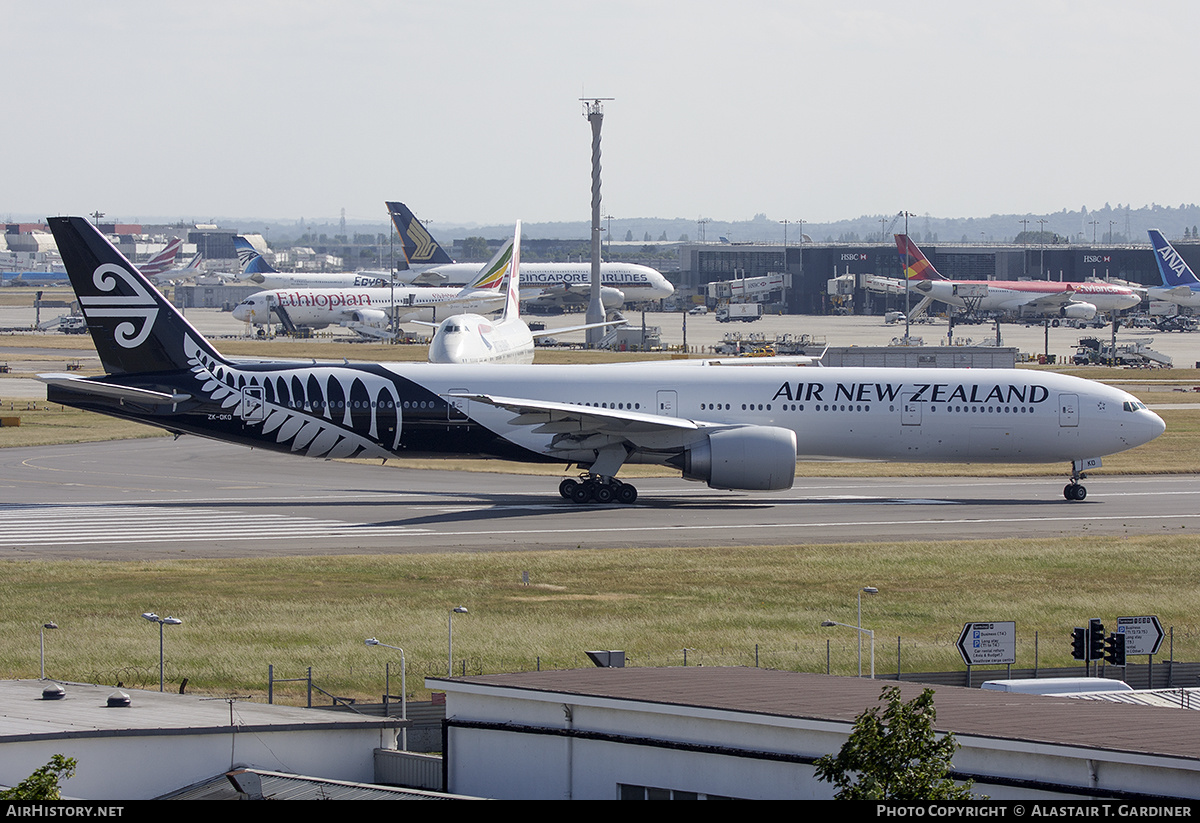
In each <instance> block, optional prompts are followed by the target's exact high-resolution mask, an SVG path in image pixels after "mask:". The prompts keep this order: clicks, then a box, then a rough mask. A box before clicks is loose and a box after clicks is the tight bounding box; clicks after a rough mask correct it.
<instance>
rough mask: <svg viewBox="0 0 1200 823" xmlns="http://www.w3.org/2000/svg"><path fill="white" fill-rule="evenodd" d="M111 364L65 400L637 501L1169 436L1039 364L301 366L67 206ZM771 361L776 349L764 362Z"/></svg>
mask: <svg viewBox="0 0 1200 823" xmlns="http://www.w3.org/2000/svg"><path fill="white" fill-rule="evenodd" d="M48 222H49V224H50V228H51V231H53V233H54V237H55V240H56V241H57V243H58V249H59V252H60V253H61V255H62V259H63V263H64V264H65V266H66V269H67V273H68V275H69V276H70V279H71V285H72V287H73V288H74V289H75V294H76V296H77V297H78V299H79V305H80V309H81V311H82V312H83V316H84V318H85V319H86V321H87V326H88V331H89V332H90V333H91V335H92V340H93V342H94V343H95V346H96V351H97V353H98V355H99V357H100V361H101V363H102V365H103V367H104V369H105V371H106V372H107V373H106V374H104V375H101V376H98V377H80V376H78V375H77V374H73V373H72V374H47V375H41V378H42V380H44V381H45V382H46V383H47V384H48V389H47V396H48V399H49V400H50V402H52V403H62V404H65V405H68V406H73V407H76V408H81V409H86V410H89V411H95V412H100V413H103V414H109V415H112V416H114V417H120V418H123V419H128V420H135V421H140V422H144V423H148V424H150V425H155V426H159V427H161V428H164V429H166V430H168V431H171V432H175V433H177V434H196V435H202V436H204V437H209V438H213V439H217V440H227V441H231V442H234V443H240V444H242V445H245V446H253V447H261V448H269V449H274V450H277V451H281V452H290V453H296V454H303V455H307V456H309V457H320V458H336V457H376V458H388V457H395V456H400V455H411V456H415V455H421V454H441V455H489V456H493V457H500V458H509V459H514V460H522V461H539V462H558V463H563V464H575V465H577V466H579V467H580V468H581V469H582V470H583V474H582V476H581V478H580V479H579V480H576V479H573V478H570V477H568V478H565V479H563V480H562V482H561V483H560V484H559V493H560V494H561V495H562V496H563V497H565V498H568V499H570V500H572V501H574V502H577V503H586V502H588V501H596V502H601V503H607V502H612V501H617V502H622V503H632V502H634V500H636V498H637V490H636V489H635V488H634V487H633V486H632V485H631V484H629V483H625V482H623V481H621V480H618V479H617V474H618V472H619V471H620V469H621V467H622V466H624V465H625V464H626V463H650V464H657V465H665V466H671V467H674V468H676V469H678V470H679V471H680V474H681V475H682V476H683V477H684V478H686V479H689V480H698V481H701V482H704V483H707V484H708V485H709V486H711V487H712V488H716V489H743V490H749V491H770V490H776V489H787V488H790V487H791V485H792V481H793V479H794V477H795V470H796V459H797V457H833V458H839V457H841V458H863V459H875V460H901V461H908V462H914V461H915V462H925V461H937V462H961V463H1012V462H1019V463H1047V462H1058V461H1061V462H1064V463H1067V464H1068V465H1070V466H1071V482H1070V483H1069V484H1068V485H1067V486H1066V488H1065V489H1064V492H1063V493H1064V496H1065V497H1067V498H1068V499H1070V500H1082V499H1083V498H1084V496H1085V494H1086V492H1085V491H1084V487H1083V486H1082V485H1081V484H1080V483H1079V480H1080V478H1081V477H1082V476H1083V474H1084V472H1085V470H1087V469H1089V468H1091V467H1093V466H1096V465H1098V464H1099V462H1100V458H1101V457H1102V456H1104V455H1108V454H1113V453H1115V452H1120V451H1125V450H1126V449H1131V448H1134V447H1135V446H1138V445H1141V444H1142V443H1146V442H1149V441H1150V440H1153V439H1154V438H1155V437H1157V436H1158V435H1160V434H1162V432H1163V429H1164V425H1163V421H1162V419H1161V418H1159V417H1158V415H1156V414H1155V413H1154V412H1152V411H1150V410H1149V409H1147V408H1146V407H1145V405H1143V404H1142V403H1141V402H1139V401H1138V400H1137V398H1135V397H1134V396H1133V395H1131V394H1129V393H1128V392H1125V391H1122V390H1121V389H1117V388H1113V387H1111V386H1106V385H1104V384H1102V383H1095V382H1092V381H1090V380H1084V379H1082V378H1078V377H1072V376H1069V375H1062V374H1054V373H1051V372H1043V371H1033V370H1021V369H903V368H820V367H797V366H794V365H788V366H771V365H761V366H760V365H753V366H741V367H730V366H724V365H707V364H704V365H691V364H690V363H686V362H681V363H673V362H671V361H664V362H659V363H631V364H623V363H617V364H591V365H569V366H557V365H511V366H504V367H498V366H496V365H494V364H483V365H478V366H475V365H466V364H453V365H442V364H437V363H349V362H346V361H331V362H326V363H319V362H313V363H289V362H278V361H274V362H272V361H245V360H240V359H239V360H232V359H229V358H226V357H224V356H222V355H221V354H220V352H218V351H217V350H216V349H215V348H213V346H212V344H211V343H209V341H208V340H206V339H205V338H204V337H203V336H202V335H201V334H200V333H199V332H197V331H196V330H195V329H194V328H192V326H191V325H190V324H189V323H188V322H187V320H186V319H185V318H184V317H183V316H182V315H181V314H180V313H179V312H178V311H177V310H176V309H175V307H174V306H172V305H171V304H170V303H169V302H167V300H166V299H165V298H163V296H162V295H161V294H159V292H158V291H157V290H156V289H155V288H154V287H153V286H151V285H150V283H149V281H147V280H146V278H145V277H143V276H142V275H141V274H140V273H139V272H138V270H137V269H136V268H135V267H134V266H133V265H132V264H131V263H130V262H129V261H128V260H126V259H125V258H124V256H122V254H121V253H120V252H119V251H118V250H117V249H116V248H115V247H114V246H113V245H112V244H111V243H109V242H108V241H107V240H106V239H105V238H104V236H103V235H101V234H100V233H99V232H98V231H96V229H95V227H94V226H92V225H91V224H90V223H89V222H88V221H87V219H86V218H83V217H51V218H49V220H48ZM763 362H766V359H765V358H764V360H763Z"/></svg>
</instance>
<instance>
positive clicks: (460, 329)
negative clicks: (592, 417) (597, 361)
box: [428, 223, 625, 363]
mask: <svg viewBox="0 0 1200 823" xmlns="http://www.w3.org/2000/svg"><path fill="white" fill-rule="evenodd" d="M501 266H503V269H502V272H503V273H502V275H501V276H503V277H504V278H505V286H504V294H505V301H504V311H503V313H502V314H501V315H500V318H499V319H497V320H491V319H489V318H487V317H483V316H481V315H478V314H459V315H455V316H453V317H447V318H446V319H445V320H443V321H442V322H441V323H439V324H437V326H436V331H435V332H434V334H433V339H432V340H431V341H429V362H430V363H532V362H533V341H534V340H536V339H538V338H539V337H549V336H550V335H555V334H566V333H568V332H573V331H583V330H585V329H590V328H595V327H596V326H601V327H607V326H620V325H624V323H625V321H624V320H617V321H605V322H603V323H595V324H590V323H589V324H584V325H580V326H565V327H559V328H553V329H546V330H544V331H536V332H535V331H532V330H531V329H530V328H529V326H528V324H526V322H525V321H524V320H522V319H521V303H520V300H518V298H517V293H518V289H519V288H520V283H521V224H520V223H518V224H517V228H516V231H515V232H514V233H513V239H512V240H511V241H510V242H508V243H505V244H504V246H503V247H502V248H501V249H500V251H498V252H496V256H495V257H493V258H492V260H491V262H490V263H488V268H489V269H493V270H495V269H497V268H499V267H501ZM428 325H431V326H432V325H434V324H432V323H430V324H428Z"/></svg>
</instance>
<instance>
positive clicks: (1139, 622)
mask: <svg viewBox="0 0 1200 823" xmlns="http://www.w3.org/2000/svg"><path fill="white" fill-rule="evenodd" d="M1117 631H1119V632H1120V633H1121V634H1123V635H1125V656H1126V657H1129V656H1131V655H1135V654H1158V647H1159V646H1161V645H1162V641H1163V628H1162V623H1159V622H1158V618H1157V617H1155V616H1154V615H1146V616H1143V617H1118V618H1117Z"/></svg>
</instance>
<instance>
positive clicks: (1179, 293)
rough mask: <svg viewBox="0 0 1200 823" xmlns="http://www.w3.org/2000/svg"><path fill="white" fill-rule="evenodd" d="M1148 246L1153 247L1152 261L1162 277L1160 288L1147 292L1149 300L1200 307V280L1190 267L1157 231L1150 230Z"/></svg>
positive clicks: (1153, 287)
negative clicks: (1156, 265)
mask: <svg viewBox="0 0 1200 823" xmlns="http://www.w3.org/2000/svg"><path fill="white" fill-rule="evenodd" d="M1150 245H1152V246H1153V247H1154V260H1155V262H1156V263H1158V274H1159V276H1160V277H1162V285H1161V286H1152V287H1150V289H1149V290H1148V291H1149V294H1150V299H1151V300H1168V301H1170V302H1172V303H1175V304H1176V305H1179V306H1190V307H1196V306H1200V278H1197V277H1196V275H1195V274H1194V273H1193V272H1192V268H1191V266H1189V265H1188V264H1187V263H1186V262H1185V261H1184V259H1183V258H1182V257H1180V256H1179V252H1177V251H1175V247H1174V246H1172V245H1171V244H1170V243H1168V242H1167V238H1165V237H1163V235H1162V232H1160V231H1159V230H1158V229H1150Z"/></svg>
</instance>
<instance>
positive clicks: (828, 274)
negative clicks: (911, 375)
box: [678, 237, 1200, 314]
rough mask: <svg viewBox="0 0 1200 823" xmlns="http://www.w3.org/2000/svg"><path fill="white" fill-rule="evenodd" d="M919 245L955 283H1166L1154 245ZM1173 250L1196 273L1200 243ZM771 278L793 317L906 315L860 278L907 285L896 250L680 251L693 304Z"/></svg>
mask: <svg viewBox="0 0 1200 823" xmlns="http://www.w3.org/2000/svg"><path fill="white" fill-rule="evenodd" d="M914 239H916V238H915V237H914ZM918 242H919V243H920V246H921V250H922V251H923V252H924V253H925V255H926V257H928V258H929V260H930V261H931V262H932V263H933V265H934V267H935V268H937V270H938V271H939V272H941V274H943V275H945V276H946V277H949V278H951V279H956V280H1022V279H1029V280H1045V279H1049V280H1055V281H1063V282H1068V283H1082V282H1084V281H1086V280H1090V279H1097V280H1121V281H1126V282H1129V283H1133V284H1136V285H1142V286H1157V285H1159V283H1160V282H1161V281H1160V278H1159V274H1158V267H1157V265H1156V263H1155V258H1154V252H1153V250H1152V249H1151V248H1150V245H1149V244H1148V243H1147V244H1141V245H1137V244H1127V245H1094V244H1077V243H1076V244H1068V243H1062V244H1055V245H1046V246H1038V245H1028V246H1021V245H1011V244H1002V243H974V244H970V243H936V242H921V241H918ZM1173 244H1174V246H1175V248H1176V250H1177V251H1178V252H1179V253H1180V255H1181V256H1182V257H1183V258H1184V259H1185V260H1187V262H1188V264H1189V265H1190V266H1192V267H1193V269H1196V268H1198V267H1200V243H1196V242H1190V241H1182V242H1180V241H1173ZM772 274H783V275H785V280H784V282H785V286H784V288H783V289H781V290H780V291H779V292H778V294H777V295H774V296H773V297H775V298H776V299H774V300H770V301H765V302H770V303H771V304H772V305H777V306H778V308H779V310H781V311H783V312H785V313H788V314H826V313H830V312H832V311H833V310H834V309H835V307H836V306H838V305H845V307H846V308H847V309H848V310H849V311H850V312H851V313H852V314H881V313H883V312H884V311H888V310H890V309H894V308H900V309H903V308H904V306H903V302H904V301H903V297H902V296H901V297H900V298H896V297H894V296H893V297H886V296H884V295H881V294H873V293H871V292H869V291H868V290H867V289H865V288H864V287H863V286H862V278H863V277H865V276H867V275H874V276H878V277H888V278H894V279H902V277H903V274H902V265H901V261H900V256H899V254H898V253H897V251H896V245H895V243H811V242H805V243H803V244H788V245H786V246H785V245H781V244H778V243H774V244H767V243H764V244H757V243H691V244H684V245H681V246H680V249H679V276H678V277H679V279H678V293H679V295H680V298H681V299H683V300H685V301H688V302H695V301H696V300H697V299H698V298H702V297H704V296H706V295H707V293H708V292H709V291H710V289H709V285H708V284H710V283H721V282H726V281H733V280H735V279H737V278H760V277H767V276H768V275H772ZM844 275H854V276H855V277H854V281H855V287H854V289H853V291H852V292H851V293H850V294H847V295H844V296H843V298H844V299H843V300H835V299H833V298H834V296H833V295H830V294H829V289H828V282H829V281H830V280H832V279H833V278H835V277H842V276H844ZM897 300H898V302H899V305H898V306H897V305H895V304H896V303H897Z"/></svg>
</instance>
